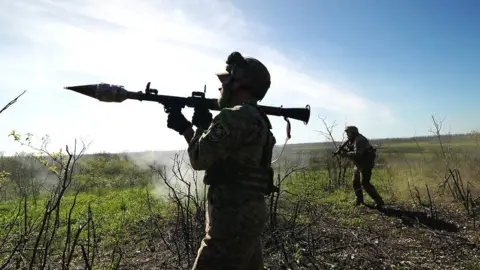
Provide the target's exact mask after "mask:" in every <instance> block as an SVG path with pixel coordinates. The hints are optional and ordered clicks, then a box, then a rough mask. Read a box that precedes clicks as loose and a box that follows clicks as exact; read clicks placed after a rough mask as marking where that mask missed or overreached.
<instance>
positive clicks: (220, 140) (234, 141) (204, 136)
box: [187, 107, 259, 170]
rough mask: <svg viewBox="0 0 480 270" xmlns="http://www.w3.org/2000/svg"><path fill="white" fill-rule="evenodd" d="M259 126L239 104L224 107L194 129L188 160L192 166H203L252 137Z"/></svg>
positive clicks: (194, 167)
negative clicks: (201, 127) (204, 126)
mask: <svg viewBox="0 0 480 270" xmlns="http://www.w3.org/2000/svg"><path fill="white" fill-rule="evenodd" d="M256 130H259V128H258V127H257V125H256V122H254V121H252V117H251V115H249V113H248V112H246V111H245V110H242V109H240V108H236V107H235V108H232V109H224V110H222V111H221V112H220V113H219V114H218V115H217V116H216V117H215V118H214V119H213V120H212V124H211V125H210V127H209V129H208V130H206V131H203V132H202V131H201V130H198V129H197V131H196V132H195V134H194V136H193V138H192V140H191V142H190V143H189V146H188V150H187V151H188V155H189V157H190V164H191V166H192V168H193V169H194V170H205V169H207V168H208V167H210V166H211V165H212V164H213V163H215V162H216V161H218V160H222V159H225V158H226V157H227V156H228V155H229V153H230V152H231V151H234V150H235V149H236V148H238V147H239V146H240V145H242V144H244V143H246V142H248V141H249V140H252V138H254V137H255V135H257V139H258V134H253V133H255V131H256Z"/></svg>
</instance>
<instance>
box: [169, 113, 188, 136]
mask: <svg viewBox="0 0 480 270" xmlns="http://www.w3.org/2000/svg"><path fill="white" fill-rule="evenodd" d="M167 127H168V128H170V129H173V130H175V131H176V132H178V133H179V134H180V135H183V133H184V132H185V131H186V130H187V129H189V128H191V127H192V123H190V121H188V120H187V119H186V118H185V116H184V115H183V113H182V112H181V111H172V112H170V113H169V114H168V118H167Z"/></svg>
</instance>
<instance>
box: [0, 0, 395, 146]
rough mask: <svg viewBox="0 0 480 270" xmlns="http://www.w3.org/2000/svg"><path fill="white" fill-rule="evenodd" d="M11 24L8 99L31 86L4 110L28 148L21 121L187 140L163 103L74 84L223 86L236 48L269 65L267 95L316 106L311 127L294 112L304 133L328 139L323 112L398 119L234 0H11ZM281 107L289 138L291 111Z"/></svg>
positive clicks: (146, 139)
mask: <svg viewBox="0 0 480 270" xmlns="http://www.w3.org/2000/svg"><path fill="white" fill-rule="evenodd" d="M0 23H1V25H2V27H1V29H0V37H1V39H0V40H1V41H2V43H0V49H1V51H0V58H1V59H2V60H1V64H0V74H2V80H1V81H0V87H1V88H2V92H1V94H0V97H1V102H3V103H7V102H8V101H9V100H10V99H11V98H13V97H14V96H16V94H17V93H20V92H21V91H23V89H27V90H28V92H27V94H25V95H24V96H23V97H22V98H21V99H20V100H19V102H18V103H17V104H15V105H13V106H12V107H11V108H10V109H8V110H7V111H6V112H4V113H3V114H1V115H0V121H1V123H2V124H1V126H0V143H1V144H2V148H3V150H5V151H7V152H10V151H17V150H18V148H14V147H13V145H14V144H13V143H12V142H11V139H9V138H7V134H8V133H9V132H10V131H11V130H13V129H16V130H18V131H19V132H32V133H34V134H38V135H43V134H50V136H51V137H52V140H53V142H54V145H55V147H62V146H63V145H64V144H66V143H69V144H70V143H71V142H73V139H74V138H75V137H87V138H89V139H91V140H93V144H92V146H91V151H123V150H131V151H141V150H159V149H179V148H183V147H185V142H184V141H183V138H182V137H180V136H178V135H177V134H176V133H175V132H174V131H171V130H168V129H167V128H166V114H165V113H164V112H163V107H162V106H159V105H158V104H154V103H151V102H150V103H145V102H144V103H141V102H138V101H125V102H124V103H123V104H112V103H101V102H99V101H96V100H94V99H91V98H88V97H85V96H82V95H79V94H76V93H74V92H70V91H67V90H63V87H64V86H69V85H78V84H91V83H99V82H107V83H113V84H121V85H124V86H125V87H126V88H127V89H128V90H130V91H140V90H143V87H144V86H145V84H146V82H147V81H152V87H154V88H158V90H159V91H160V92H161V93H163V94H170V95H180V96H187V95H190V94H191V92H192V91H198V90H202V88H203V85H204V84H206V85H207V96H209V97H216V96H217V93H218V92H217V89H218V86H219V84H218V82H217V79H216V77H215V76H214V74H215V72H217V71H220V70H222V69H224V68H225V63H224V62H225V59H226V57H227V56H228V54H229V53H231V52H232V51H234V50H236V51H239V52H241V53H242V54H244V55H251V56H254V57H257V58H258V59H260V60H261V61H262V62H264V63H265V64H266V65H267V67H268V68H269V70H270V72H271V74H272V80H273V82H272V88H271V91H270V92H269V94H267V97H266V98H265V100H264V101H263V102H262V104H268V105H271V106H280V105H283V106H285V107H294V106H301V107H303V106H305V105H306V104H310V106H311V107H312V108H313V109H314V110H313V111H312V116H311V122H310V124H309V126H304V125H303V124H302V123H300V122H298V121H293V120H292V124H293V140H292V141H294V142H295V141H300V140H301V141H317V140H321V139H323V138H321V137H319V136H318V134H317V133H316V132H315V131H314V130H316V129H319V128H321V127H319V126H318V124H319V123H318V120H317V115H319V111H320V114H321V115H329V116H334V117H337V118H338V119H337V120H338V121H339V122H342V121H343V120H344V119H345V118H347V119H348V121H349V122H351V121H355V123H357V124H360V125H361V123H367V122H368V120H369V119H370V118H371V117H373V116H376V117H379V118H378V119H377V120H376V121H377V123H378V121H384V122H385V123H387V122H392V121H393V117H392V115H391V113H390V111H389V109H388V108H386V107H384V106H382V105H381V104H377V103H375V102H373V101H370V100H367V99H365V98H362V97H360V96H358V95H356V94H354V93H353V92H351V91H349V90H348V89H345V88H343V87H342V86H341V84H339V82H328V81H322V80H321V79H318V78H316V77H314V76H312V75H309V74H314V72H310V71H309V70H308V69H306V68H305V63H300V62H297V60H296V59H295V58H294V57H290V56H288V55H286V54H285V53H282V52H281V50H280V49H279V48H275V47H273V45H269V44H268V42H267V41H266V40H264V36H265V35H264V34H265V33H268V31H269V29H268V27H266V26H263V25H261V24H260V23H259V22H252V21H251V20H250V19H249V18H248V17H247V16H246V15H244V14H243V13H242V11H240V10H239V9H237V8H236V7H235V6H234V5H233V4H231V3H229V2H227V1H215V0H197V1H193V0H189V1H153V0H151V1H140V0H135V1H134V0H122V1H111V0H104V1H93V0H70V1H54V0H36V1H34V0H16V1H2V2H0ZM307 66H308V63H307ZM315 109H317V111H316V110H315ZM191 112H192V111H191V110H189V109H186V110H185V114H186V115H187V116H188V117H190V116H191ZM274 118H276V117H272V118H271V119H272V122H273V125H274V128H275V134H276V136H277V140H278V141H279V142H283V139H284V137H285V135H284V124H283V120H282V119H281V118H277V119H274Z"/></svg>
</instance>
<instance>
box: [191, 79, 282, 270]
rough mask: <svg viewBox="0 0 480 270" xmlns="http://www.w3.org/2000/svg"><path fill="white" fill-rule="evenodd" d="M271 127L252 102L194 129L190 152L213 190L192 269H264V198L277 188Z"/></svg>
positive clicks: (192, 161)
mask: <svg viewBox="0 0 480 270" xmlns="http://www.w3.org/2000/svg"><path fill="white" fill-rule="evenodd" d="M219 77H220V76H219ZM270 129H271V124H270V122H269V120H268V117H267V116H266V115H265V114H264V113H263V112H261V111H260V110H259V109H258V108H257V107H256V103H255V101H252V102H243V103H241V104H238V105H236V106H233V107H228V108H224V109H222V110H221V111H220V113H219V114H218V115H217V116H216V117H215V118H214V119H213V120H212V123H211V125H210V127H209V128H208V130H206V131H205V132H202V131H201V130H200V131H199V130H198V129H197V130H196V131H195V134H194V137H193V139H192V141H191V142H190V143H189V147H188V154H189V156H190V161H191V165H192V167H193V168H194V169H196V170H205V177H204V182H205V184H206V185H209V187H208V195H207V200H208V201H207V214H206V226H205V232H206V235H205V237H204V238H203V239H202V242H201V247H200V249H199V250H198V254H197V258H196V259H195V263H194V266H193V269H195V270H200V269H211V270H213V269H245V270H247V269H248V270H250V269H252V270H255V269H263V256H262V247H261V244H260V235H261V233H262V231H263V229H264V226H265V224H266V222H267V220H268V213H267V207H266V203H265V197H264V196H265V194H268V193H269V189H270V188H271V186H272V185H273V170H272V168H271V160H272V150H273V147H274V145H275V143H276V140H275V137H274V136H273V134H272V132H271V131H270Z"/></svg>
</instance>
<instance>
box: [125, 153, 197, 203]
mask: <svg viewBox="0 0 480 270" xmlns="http://www.w3.org/2000/svg"><path fill="white" fill-rule="evenodd" d="M124 155H125V156H126V157H127V158H128V160H129V161H130V162H132V163H134V164H135V165H137V166H138V167H139V168H140V169H142V170H150V171H151V172H152V176H151V177H152V179H151V182H152V183H153V184H154V188H153V190H152V193H153V194H154V196H155V197H157V198H161V197H166V196H167V195H168V194H169V189H170V188H174V189H175V191H177V192H184V193H186V192H187V190H188V186H190V192H191V193H196V192H200V191H201V190H202V189H203V181H202V179H203V175H204V171H195V170H193V168H192V167H191V165H190V161H189V158H188V153H187V152H186V151H185V150H179V151H145V152H134V153H124Z"/></svg>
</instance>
